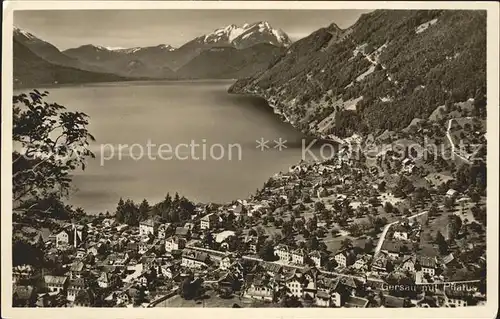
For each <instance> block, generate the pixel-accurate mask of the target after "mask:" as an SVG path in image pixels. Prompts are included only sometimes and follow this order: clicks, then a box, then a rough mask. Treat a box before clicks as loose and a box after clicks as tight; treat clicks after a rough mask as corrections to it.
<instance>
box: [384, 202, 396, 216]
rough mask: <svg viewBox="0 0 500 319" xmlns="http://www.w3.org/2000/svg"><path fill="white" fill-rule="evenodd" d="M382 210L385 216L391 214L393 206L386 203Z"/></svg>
mask: <svg viewBox="0 0 500 319" xmlns="http://www.w3.org/2000/svg"><path fill="white" fill-rule="evenodd" d="M384 210H385V212H386V213H387V214H392V213H393V211H394V206H392V204H391V203H390V202H386V203H385V205H384Z"/></svg>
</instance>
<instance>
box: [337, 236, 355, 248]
mask: <svg viewBox="0 0 500 319" xmlns="http://www.w3.org/2000/svg"><path fill="white" fill-rule="evenodd" d="M352 245H353V244H352V240H351V239H350V238H345V239H343V240H342V242H340V247H341V249H351V248H352V247H353V246H352Z"/></svg>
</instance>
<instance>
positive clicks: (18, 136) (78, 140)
mask: <svg viewBox="0 0 500 319" xmlns="http://www.w3.org/2000/svg"><path fill="white" fill-rule="evenodd" d="M48 94H49V93H48V92H47V91H45V92H39V91H38V90H33V91H32V92H30V93H29V94H24V93H23V94H20V95H14V96H13V105H14V108H13V122H12V141H13V144H14V145H15V146H18V147H16V149H18V150H19V151H18V150H15V151H13V152H12V161H13V163H12V192H13V210H14V211H29V212H35V210H34V207H35V206H36V203H37V202H38V201H40V200H42V199H45V198H48V197H49V196H52V197H54V198H57V199H62V198H65V197H66V196H67V195H69V191H70V186H71V181H72V172H73V171H74V170H76V169H77V168H81V169H82V170H84V169H85V165H86V159H87V158H89V157H92V158H95V155H94V154H93V153H92V152H91V151H90V150H89V142H91V141H95V138H94V137H93V136H92V135H91V134H90V133H89V132H88V130H87V125H88V116H87V115H86V114H85V113H82V112H69V111H66V108H65V107H64V106H62V105H59V104H57V103H48V102H46V101H44V98H45V97H47V96H48ZM49 210H50V208H49V209H48V210H47V211H49Z"/></svg>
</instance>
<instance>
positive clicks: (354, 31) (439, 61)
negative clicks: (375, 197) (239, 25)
mask: <svg viewBox="0 0 500 319" xmlns="http://www.w3.org/2000/svg"><path fill="white" fill-rule="evenodd" d="M485 88H486V13H485V12H482V11H460V10H446V11H444V10H431V11H429V10H419V11H415V10H413V11H409V10H377V11H374V12H371V13H368V14H364V15H362V16H361V17H360V19H359V20H358V21H357V22H356V23H355V24H354V25H353V26H352V27H350V28H348V29H345V30H342V29H340V28H338V27H337V26H336V25H335V24H332V25H330V26H328V27H326V28H322V29H320V30H318V31H316V32H314V33H312V34H311V35H309V36H308V37H306V38H304V39H301V40H299V41H297V42H295V43H294V44H292V45H291V46H290V47H289V48H288V49H287V51H286V52H285V53H284V54H282V55H281V56H280V57H279V58H277V59H276V60H274V61H273V62H272V63H271V66H270V67H269V68H268V69H267V70H265V71H263V72H260V73H259V74H257V75H254V76H252V77H250V78H245V79H241V80H239V81H237V82H236V83H235V84H234V85H233V86H232V87H231V88H230V89H229V91H230V92H233V93H252V94H256V95H259V96H262V97H264V98H266V99H267V100H268V101H269V102H270V104H271V105H272V106H274V107H275V109H276V111H277V112H278V113H282V114H284V115H285V117H286V118H287V119H288V120H289V121H290V122H291V123H292V124H293V125H295V126H296V127H298V128H300V129H301V130H303V131H305V132H308V133H313V134H315V135H319V136H323V137H328V136H333V135H335V136H348V135H351V134H352V133H354V132H358V133H367V132H370V131H374V130H380V131H382V130H385V129H399V128H403V127H406V126H407V125H408V124H409V123H410V122H411V121H412V119H414V118H424V117H428V116H429V115H430V114H431V113H432V111H434V110H435V109H436V107H438V106H440V105H443V104H445V102H447V101H451V102H458V101H465V100H467V99H469V98H471V97H474V95H475V92H476V91H478V90H479V91H481V92H484V91H485Z"/></svg>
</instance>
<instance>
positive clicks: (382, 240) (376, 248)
mask: <svg viewBox="0 0 500 319" xmlns="http://www.w3.org/2000/svg"><path fill="white" fill-rule="evenodd" d="M423 214H427V211H423V212H420V213H418V214H415V215H412V216H409V217H407V219H413V218H416V217H418V216H421V215H423ZM397 223H399V221H395V222H392V223H389V224H387V225H385V227H384V229H383V230H382V234H381V235H380V238H379V239H378V243H377V246H376V247H375V252H374V254H373V260H375V257H377V255H378V253H379V252H380V249H382V245H383V244H384V240H385V236H386V235H387V232H388V231H389V228H391V226H392V225H394V224H397Z"/></svg>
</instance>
